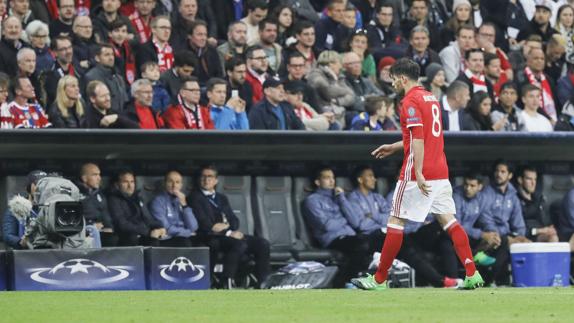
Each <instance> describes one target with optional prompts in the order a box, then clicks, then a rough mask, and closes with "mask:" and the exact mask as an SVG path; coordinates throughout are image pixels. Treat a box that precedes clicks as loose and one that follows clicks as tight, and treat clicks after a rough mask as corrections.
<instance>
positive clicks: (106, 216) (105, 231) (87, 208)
mask: <svg viewBox="0 0 574 323" xmlns="http://www.w3.org/2000/svg"><path fill="white" fill-rule="evenodd" d="M70 77H72V76H70ZM101 183H102V173H101V171H100V168H99V167H98V165H96V164H94V163H85V164H83V165H82V168H81V170H80V181H79V182H78V183H77V184H78V189H79V190H80V193H82V194H83V195H84V199H83V200H82V209H83V215H84V219H86V224H88V225H94V226H95V227H96V228H97V230H98V231H99V233H100V240H101V243H102V247H115V246H116V245H117V244H118V237H117V236H116V235H115V233H114V224H113V221H112V216H111V215H110V212H109V210H108V200H107V198H106V196H105V195H104V194H103V192H102V190H101V186H100V185H101Z"/></svg>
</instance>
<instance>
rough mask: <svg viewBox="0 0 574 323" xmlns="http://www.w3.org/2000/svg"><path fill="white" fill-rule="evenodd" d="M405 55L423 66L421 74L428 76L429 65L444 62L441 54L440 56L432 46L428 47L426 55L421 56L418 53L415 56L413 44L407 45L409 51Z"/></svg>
mask: <svg viewBox="0 0 574 323" xmlns="http://www.w3.org/2000/svg"><path fill="white" fill-rule="evenodd" d="M405 57H408V58H410V59H412V60H413V61H415V63H417V64H418V65H419V67H420V68H421V76H426V69H427V66H429V65H430V64H431V63H437V64H441V65H442V62H441V61H440V56H438V53H437V52H435V51H434V50H433V49H431V48H427V51H426V53H425V56H423V57H422V58H420V57H418V55H417V56H415V54H414V52H413V48H412V46H409V47H407V51H406V52H405Z"/></svg>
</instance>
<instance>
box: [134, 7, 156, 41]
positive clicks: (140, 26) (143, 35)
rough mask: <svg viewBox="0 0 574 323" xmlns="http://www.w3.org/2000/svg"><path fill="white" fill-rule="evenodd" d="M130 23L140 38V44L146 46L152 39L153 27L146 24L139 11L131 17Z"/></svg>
mask: <svg viewBox="0 0 574 323" xmlns="http://www.w3.org/2000/svg"><path fill="white" fill-rule="evenodd" d="M130 21H131V23H132V25H133V26H134V28H135V29H136V32H137V33H138V35H139V36H140V44H145V43H147V42H148V41H149V39H150V37H151V27H150V26H149V25H148V24H146V23H145V21H144V20H143V18H142V17H141V16H140V14H139V13H138V12H137V11H134V13H132V14H131V15H130Z"/></svg>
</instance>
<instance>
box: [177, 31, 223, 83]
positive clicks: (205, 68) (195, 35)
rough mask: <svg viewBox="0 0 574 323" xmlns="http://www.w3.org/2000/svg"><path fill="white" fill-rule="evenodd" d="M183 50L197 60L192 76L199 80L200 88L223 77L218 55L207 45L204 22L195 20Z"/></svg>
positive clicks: (213, 48)
mask: <svg viewBox="0 0 574 323" xmlns="http://www.w3.org/2000/svg"><path fill="white" fill-rule="evenodd" d="M185 48H186V49H187V50H189V51H191V52H192V53H193V55H194V56H195V58H196V59H197V62H198V64H197V65H195V66H194V67H195V68H194V70H193V75H194V76H196V77H197V78H198V79H199V84H200V85H201V86H205V84H206V83H207V81H208V80H209V79H210V78H212V77H223V70H222V68H221V62H220V61H219V54H218V53H217V50H216V49H215V47H213V46H211V45H209V44H208V43H207V24H206V23H205V22H204V21H202V20H196V21H194V22H193V23H192V24H191V26H190V28H189V33H188V42H187V46H186V47H185Z"/></svg>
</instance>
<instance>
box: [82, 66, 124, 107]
mask: <svg viewBox="0 0 574 323" xmlns="http://www.w3.org/2000/svg"><path fill="white" fill-rule="evenodd" d="M94 80H98V81H102V82H104V83H105V84H106V85H107V87H108V89H109V90H110V95H111V96H112V109H114V110H116V111H123V110H124V105H125V104H126V103H127V102H128V93H127V88H126V83H125V82H124V78H123V77H122V76H121V75H119V74H118V73H117V72H116V70H115V69H114V68H110V67H105V66H103V65H102V64H97V65H96V66H94V67H93V68H92V69H90V70H89V71H88V72H87V73H86V75H85V76H84V84H89V83H90V81H94Z"/></svg>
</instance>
